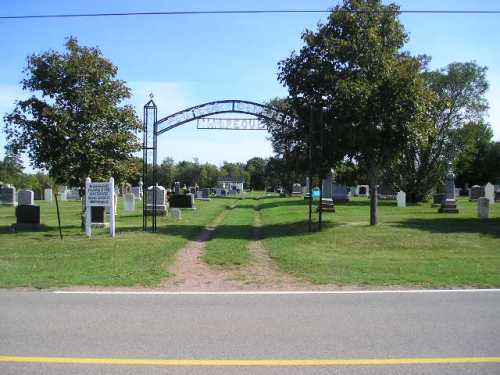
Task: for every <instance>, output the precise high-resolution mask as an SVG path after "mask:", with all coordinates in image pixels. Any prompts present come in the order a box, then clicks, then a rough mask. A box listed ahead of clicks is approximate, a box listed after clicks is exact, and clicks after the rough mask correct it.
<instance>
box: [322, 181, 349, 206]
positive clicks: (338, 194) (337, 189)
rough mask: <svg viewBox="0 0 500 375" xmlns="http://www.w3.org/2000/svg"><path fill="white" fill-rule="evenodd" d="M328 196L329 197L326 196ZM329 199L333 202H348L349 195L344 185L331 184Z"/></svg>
mask: <svg viewBox="0 0 500 375" xmlns="http://www.w3.org/2000/svg"><path fill="white" fill-rule="evenodd" d="M326 198H329V197H326ZM331 199H332V200H333V202H335V203H339V202H344V203H345V202H350V201H351V196H350V193H349V191H348V189H347V186H346V185H340V184H333V186H332V195H331Z"/></svg>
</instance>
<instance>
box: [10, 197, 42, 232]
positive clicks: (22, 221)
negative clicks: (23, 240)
mask: <svg viewBox="0 0 500 375" xmlns="http://www.w3.org/2000/svg"><path fill="white" fill-rule="evenodd" d="M11 228H12V230H13V231H16V230H18V229H28V230H39V229H44V228H45V226H44V225H42V224H40V206H35V205H30V204H24V205H18V206H17V207H16V223H15V224H12V226H11Z"/></svg>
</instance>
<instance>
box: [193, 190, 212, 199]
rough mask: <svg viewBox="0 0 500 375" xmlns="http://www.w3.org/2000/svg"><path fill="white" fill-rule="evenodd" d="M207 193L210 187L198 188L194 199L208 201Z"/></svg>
mask: <svg viewBox="0 0 500 375" xmlns="http://www.w3.org/2000/svg"><path fill="white" fill-rule="evenodd" d="M209 193H210V189H199V190H198V191H197V192H196V199H198V200H203V201H209V200H210V198H209Z"/></svg>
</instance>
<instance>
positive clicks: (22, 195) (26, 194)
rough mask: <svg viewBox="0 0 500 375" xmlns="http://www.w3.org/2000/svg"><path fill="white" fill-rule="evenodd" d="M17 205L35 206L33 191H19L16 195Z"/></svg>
mask: <svg viewBox="0 0 500 375" xmlns="http://www.w3.org/2000/svg"><path fill="white" fill-rule="evenodd" d="M17 204H18V205H20V206H21V205H27V206H31V205H33V204H35V193H34V192H33V190H19V192H18V193H17Z"/></svg>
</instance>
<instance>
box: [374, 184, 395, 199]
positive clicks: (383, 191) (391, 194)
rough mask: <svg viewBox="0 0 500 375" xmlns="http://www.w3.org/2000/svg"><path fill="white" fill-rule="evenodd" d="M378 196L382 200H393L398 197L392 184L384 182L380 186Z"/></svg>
mask: <svg viewBox="0 0 500 375" xmlns="http://www.w3.org/2000/svg"><path fill="white" fill-rule="evenodd" d="M377 193H378V198H379V199H381V200H392V199H396V192H395V191H394V188H393V187H392V185H391V184H387V183H386V184H382V185H381V186H379V188H378V190H377Z"/></svg>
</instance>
